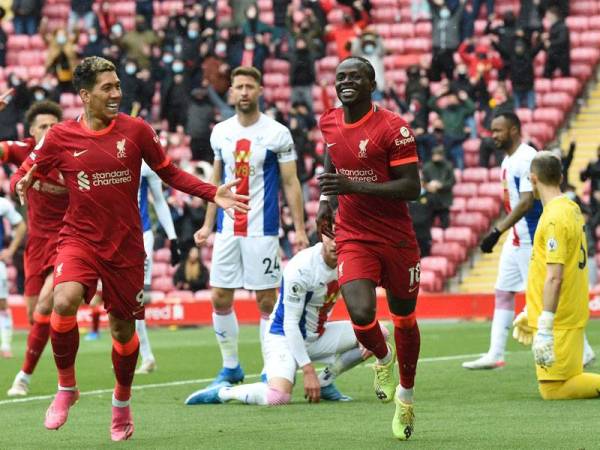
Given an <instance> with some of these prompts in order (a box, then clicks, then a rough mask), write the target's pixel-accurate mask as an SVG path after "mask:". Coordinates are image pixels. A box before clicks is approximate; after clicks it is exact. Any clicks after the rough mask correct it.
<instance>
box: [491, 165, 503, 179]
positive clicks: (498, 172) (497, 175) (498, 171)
mask: <svg viewBox="0 0 600 450" xmlns="http://www.w3.org/2000/svg"><path fill="white" fill-rule="evenodd" d="M489 176H490V181H502V168H501V167H499V166H498V167H492V168H491V169H490V171H489Z"/></svg>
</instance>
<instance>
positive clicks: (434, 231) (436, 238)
mask: <svg viewBox="0 0 600 450" xmlns="http://www.w3.org/2000/svg"><path fill="white" fill-rule="evenodd" d="M431 240H432V241H433V242H444V230H443V229H441V228H440V227H431Z"/></svg>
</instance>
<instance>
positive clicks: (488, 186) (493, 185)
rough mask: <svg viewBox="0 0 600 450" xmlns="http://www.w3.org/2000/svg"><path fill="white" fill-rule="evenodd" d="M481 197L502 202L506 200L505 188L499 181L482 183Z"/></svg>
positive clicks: (480, 187)
mask: <svg viewBox="0 0 600 450" xmlns="http://www.w3.org/2000/svg"><path fill="white" fill-rule="evenodd" d="M478 194H479V196H480V197H491V198H495V199H498V200H502V199H503V198H504V188H503V187H502V184H500V183H498V182H497V181H492V182H490V183H481V184H480V185H479V192H478Z"/></svg>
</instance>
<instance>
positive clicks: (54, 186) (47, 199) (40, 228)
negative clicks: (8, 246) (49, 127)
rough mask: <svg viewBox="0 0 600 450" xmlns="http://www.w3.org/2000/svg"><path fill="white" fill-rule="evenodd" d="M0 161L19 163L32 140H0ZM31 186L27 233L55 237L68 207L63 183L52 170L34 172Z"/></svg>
mask: <svg viewBox="0 0 600 450" xmlns="http://www.w3.org/2000/svg"><path fill="white" fill-rule="evenodd" d="M0 146H2V150H3V152H2V161H3V162H6V163H12V164H15V165H16V166H20V165H21V164H22V163H23V161H25V160H26V159H27V156H28V155H29V154H30V153H31V151H32V150H33V148H34V147H35V139H33V138H26V139H23V141H2V142H0ZM34 178H35V181H34V182H33V185H32V186H31V187H32V189H29V191H27V203H28V207H27V233H28V234H29V236H36V237H41V238H45V239H50V238H51V237H52V236H56V234H57V233H58V232H59V230H60V229H61V227H62V224H63V217H64V215H65V212H66V211H67V206H69V194H68V192H67V188H66V187H65V182H64V179H63V177H62V175H61V174H60V172H59V171H58V170H56V169H54V170H52V171H50V172H48V174H47V175H42V174H40V173H36V175H35V177H34Z"/></svg>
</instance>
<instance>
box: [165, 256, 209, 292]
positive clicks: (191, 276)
mask: <svg viewBox="0 0 600 450" xmlns="http://www.w3.org/2000/svg"><path fill="white" fill-rule="evenodd" d="M208 276H209V272H208V269H207V268H206V267H205V266H204V264H202V260H201V259H200V249H198V247H192V248H190V250H189V251H188V253H187V255H186V257H185V260H184V261H183V262H182V263H180V264H179V266H178V267H177V270H176V271H175V274H174V275H173V284H174V285H175V287H176V288H177V289H181V290H187V291H192V292H196V291H199V290H200V289H207V288H208Z"/></svg>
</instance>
